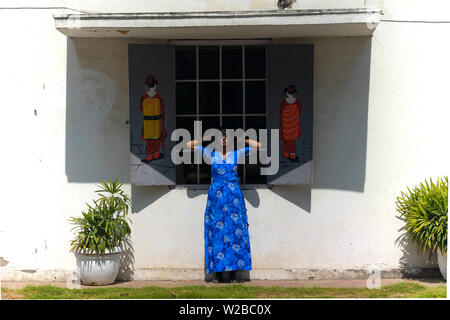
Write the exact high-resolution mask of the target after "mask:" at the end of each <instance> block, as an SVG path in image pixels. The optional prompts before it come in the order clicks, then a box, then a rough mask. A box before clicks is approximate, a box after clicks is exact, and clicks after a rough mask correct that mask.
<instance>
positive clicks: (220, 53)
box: [219, 45, 223, 126]
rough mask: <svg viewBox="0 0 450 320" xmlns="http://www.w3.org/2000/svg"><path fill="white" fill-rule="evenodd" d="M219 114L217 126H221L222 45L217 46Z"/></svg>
mask: <svg viewBox="0 0 450 320" xmlns="http://www.w3.org/2000/svg"><path fill="white" fill-rule="evenodd" d="M219 88H220V89H219V90H220V92H219V98H220V101H219V108H220V109H219V114H220V120H219V125H220V126H222V125H223V124H222V114H223V112H222V45H220V46H219Z"/></svg>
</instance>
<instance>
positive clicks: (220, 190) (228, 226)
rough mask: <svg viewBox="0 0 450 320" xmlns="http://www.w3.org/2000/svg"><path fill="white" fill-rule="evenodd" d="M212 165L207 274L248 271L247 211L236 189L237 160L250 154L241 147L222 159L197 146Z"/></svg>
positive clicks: (207, 220) (207, 235) (247, 149)
mask: <svg viewBox="0 0 450 320" xmlns="http://www.w3.org/2000/svg"><path fill="white" fill-rule="evenodd" d="M196 148H197V150H200V151H202V152H203V154H204V156H205V157H208V158H209V160H210V163H211V186H210V187H209V191H208V200H207V204H206V211H205V265H206V273H212V272H222V271H232V270H251V269H252V260H251V255H250V241H249V233H248V222H247V209H246V207H245V202H244V197H243V195H242V192H241V189H240V188H239V177H238V174H237V172H238V161H239V158H240V157H242V156H244V155H246V154H247V153H249V152H250V148H248V147H246V148H242V149H239V150H236V151H233V152H230V153H229V154H228V155H227V156H226V158H225V160H223V158H222V155H221V154H220V153H218V152H214V151H211V150H210V149H208V148H205V147H201V146H197V147H196Z"/></svg>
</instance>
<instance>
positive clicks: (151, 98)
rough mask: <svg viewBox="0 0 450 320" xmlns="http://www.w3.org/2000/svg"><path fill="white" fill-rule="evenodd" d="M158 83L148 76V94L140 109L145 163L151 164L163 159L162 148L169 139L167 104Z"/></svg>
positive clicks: (146, 82) (146, 88) (143, 99)
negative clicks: (158, 90)
mask: <svg viewBox="0 0 450 320" xmlns="http://www.w3.org/2000/svg"><path fill="white" fill-rule="evenodd" d="M157 86H158V81H157V80H156V79H155V78H154V77H153V76H148V77H147V79H146V81H145V91H146V93H145V94H144V95H143V96H142V98H141V101H140V104H139V109H140V110H141V112H142V113H143V116H144V122H143V125H142V134H141V139H143V140H145V153H146V155H147V156H146V158H145V160H142V161H143V162H150V161H152V160H156V159H159V158H162V156H163V154H162V153H160V148H161V147H162V146H164V144H165V143H164V140H165V139H166V138H167V131H166V119H165V108H166V106H165V104H164V100H163V98H162V97H161V95H160V94H159V93H158V92H157V91H156V88H157Z"/></svg>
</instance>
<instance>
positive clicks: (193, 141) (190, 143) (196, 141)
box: [186, 140, 202, 150]
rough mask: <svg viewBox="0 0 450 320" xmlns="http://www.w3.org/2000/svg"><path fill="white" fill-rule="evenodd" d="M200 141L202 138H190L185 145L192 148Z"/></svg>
mask: <svg viewBox="0 0 450 320" xmlns="http://www.w3.org/2000/svg"><path fill="white" fill-rule="evenodd" d="M201 143H202V140H191V141H189V142H187V143H186V146H187V147H188V148H190V149H191V150H194V148H195V146H197V145H199V144H201Z"/></svg>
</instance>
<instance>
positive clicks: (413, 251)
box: [395, 217, 442, 279]
mask: <svg viewBox="0 0 450 320" xmlns="http://www.w3.org/2000/svg"><path fill="white" fill-rule="evenodd" d="M397 218H398V219H400V220H402V218H401V217H397ZM402 221H403V220H402ZM405 231H406V226H404V227H402V228H400V229H399V230H398V232H400V233H401V235H400V236H399V237H398V238H397V239H396V241H395V245H396V246H398V247H399V248H400V249H401V251H402V256H401V258H400V261H399V263H400V270H401V273H402V276H403V277H404V278H425V279H427V278H433V279H438V278H441V277H442V275H441V272H440V271H439V267H438V266H437V264H436V263H437V261H436V257H431V258H430V257H429V256H428V254H427V253H425V252H423V251H421V249H420V248H419V247H418V245H417V244H416V243H414V242H413V241H411V240H410V239H409V238H408V236H407V235H406V234H405Z"/></svg>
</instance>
